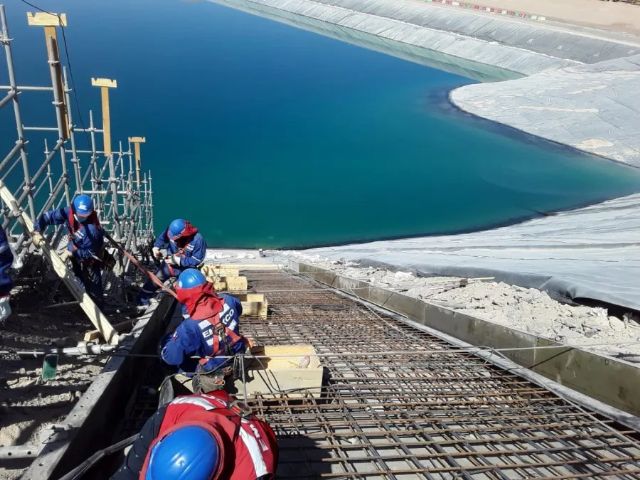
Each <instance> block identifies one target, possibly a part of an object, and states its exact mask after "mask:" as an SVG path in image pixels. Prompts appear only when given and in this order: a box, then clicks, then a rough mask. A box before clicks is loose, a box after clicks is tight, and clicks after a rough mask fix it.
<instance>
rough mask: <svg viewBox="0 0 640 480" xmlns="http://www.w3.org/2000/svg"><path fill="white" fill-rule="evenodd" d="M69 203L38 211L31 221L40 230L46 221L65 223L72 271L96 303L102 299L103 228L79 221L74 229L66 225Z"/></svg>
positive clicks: (49, 222)
mask: <svg viewBox="0 0 640 480" xmlns="http://www.w3.org/2000/svg"><path fill="white" fill-rule="evenodd" d="M69 209H70V207H60V208H56V209H54V210H49V211H48V212H44V213H43V214H42V215H40V216H39V217H38V219H37V221H36V224H35V225H34V230H35V231H36V232H42V231H43V230H44V229H45V228H46V227H47V226H48V225H62V224H65V225H66V227H67V230H69V243H68V244H67V250H69V252H71V254H72V255H73V257H72V258H71V266H72V268H73V273H74V274H75V275H76V277H78V278H79V279H80V281H81V282H82V284H83V285H84V288H85V289H86V291H87V293H88V294H89V295H90V296H91V298H92V299H93V301H94V302H96V304H97V305H98V307H100V306H102V303H103V288H102V270H101V266H102V261H101V258H102V249H103V247H104V233H103V231H102V228H101V227H99V226H97V225H94V224H93V223H81V222H79V228H78V230H77V231H76V232H74V233H72V232H73V228H72V227H71V225H69Z"/></svg>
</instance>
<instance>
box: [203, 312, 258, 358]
mask: <svg viewBox="0 0 640 480" xmlns="http://www.w3.org/2000/svg"><path fill="white" fill-rule="evenodd" d="M194 321H196V322H202V321H207V322H209V323H210V324H211V326H212V328H213V333H214V335H213V345H212V349H213V352H212V353H211V357H215V356H218V355H225V356H228V357H232V356H233V350H232V348H233V347H234V346H235V345H236V344H237V343H239V342H243V343H244V344H245V345H247V339H246V338H244V337H243V336H242V335H238V334H237V333H236V332H234V331H233V330H232V329H230V328H229V327H227V326H226V325H225V324H224V323H222V320H220V312H218V313H216V314H215V315H214V316H212V317H209V318H203V319H200V320H194ZM227 337H228V338H230V339H231V342H227ZM221 345H222V347H221ZM209 360H210V358H208V357H205V358H201V359H200V360H199V363H200V365H203V366H204V365H206V363H207V362H208V361H209Z"/></svg>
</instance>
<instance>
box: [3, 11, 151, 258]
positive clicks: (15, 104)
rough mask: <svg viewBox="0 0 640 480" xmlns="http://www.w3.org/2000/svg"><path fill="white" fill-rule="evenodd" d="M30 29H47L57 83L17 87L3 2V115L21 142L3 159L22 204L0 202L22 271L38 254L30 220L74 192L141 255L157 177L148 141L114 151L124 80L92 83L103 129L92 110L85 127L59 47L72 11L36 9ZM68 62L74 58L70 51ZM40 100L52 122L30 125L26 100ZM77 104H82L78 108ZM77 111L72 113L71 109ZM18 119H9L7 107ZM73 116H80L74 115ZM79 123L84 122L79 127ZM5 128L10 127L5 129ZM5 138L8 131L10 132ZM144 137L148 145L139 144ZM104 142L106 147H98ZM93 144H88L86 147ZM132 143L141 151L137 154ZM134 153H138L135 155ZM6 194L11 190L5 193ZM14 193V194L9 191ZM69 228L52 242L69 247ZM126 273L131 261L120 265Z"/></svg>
mask: <svg viewBox="0 0 640 480" xmlns="http://www.w3.org/2000/svg"><path fill="white" fill-rule="evenodd" d="M27 21H28V23H29V25H30V26H33V27H41V28H43V30H44V37H45V43H46V57H44V56H43V58H42V61H43V62H44V61H46V62H47V63H48V68H49V71H50V74H51V75H50V77H51V78H50V83H49V84H47V85H44V86H34V85H22V84H19V83H18V80H17V79H16V74H15V68H14V57H13V53H12V45H13V44H14V42H15V40H14V39H13V38H11V36H10V34H9V28H8V25H7V18H6V15H5V10H4V6H3V5H0V28H1V31H0V43H1V44H2V46H3V52H4V57H5V62H6V78H2V77H3V76H4V75H2V73H4V72H2V73H0V75H1V76H0V79H1V80H0V83H1V84H0V94H1V93H4V95H3V96H2V98H1V99H0V114H2V115H3V117H2V118H3V119H4V118H8V117H10V116H11V117H13V120H14V121H15V142H14V143H13V146H12V147H11V148H10V149H9V151H8V152H7V153H6V154H4V156H3V157H2V160H1V161H0V187H6V188H7V189H8V191H10V192H11V194H12V196H13V197H14V198H15V201H13V200H12V201H10V202H8V201H7V198H10V197H9V196H8V195H6V196H3V199H2V200H0V208H2V227H3V228H4V230H5V232H6V233H7V236H8V237H9V239H10V242H11V246H12V249H13V250H14V254H15V257H16V262H15V263H14V267H15V268H17V269H18V270H19V269H20V268H21V267H22V265H23V264H24V260H25V257H26V256H28V255H30V254H32V253H33V252H34V250H35V249H34V248H33V247H32V244H31V237H30V235H29V232H28V231H25V230H26V229H25V225H24V215H26V216H28V217H29V218H30V219H31V221H34V220H35V219H36V218H37V217H38V216H39V215H40V214H42V213H43V212H44V211H47V210H49V209H53V208H59V207H63V206H66V205H68V204H70V202H71V201H72V199H73V197H74V195H76V194H80V193H85V194H88V195H90V196H91V197H92V198H93V201H94V204H95V208H96V211H97V213H98V216H99V218H100V222H101V224H102V226H103V227H104V229H105V231H106V232H108V233H109V234H110V235H111V236H112V237H113V238H114V239H115V240H116V241H117V242H119V243H120V244H121V245H123V246H124V247H125V248H126V249H128V250H130V251H134V252H136V251H140V250H141V248H143V246H145V245H147V243H148V240H149V238H151V237H152V236H153V183H152V178H151V173H150V172H141V168H140V150H139V146H140V143H142V142H143V141H144V139H143V138H142V137H129V138H128V141H127V142H126V144H125V145H124V146H123V142H118V144H117V148H114V149H112V148H111V125H110V112H109V94H108V89H109V88H115V87H116V86H117V82H116V81H115V80H111V79H105V78H97V79H95V78H92V79H91V81H92V85H93V86H96V87H99V88H100V90H101V98H102V126H101V128H98V127H97V126H96V123H95V121H94V115H93V111H91V110H90V111H89V114H88V119H89V124H88V125H84V122H83V118H82V113H81V109H80V106H79V105H78V102H77V98H76V95H75V92H74V90H73V88H72V87H73V86H74V80H73V72H72V71H71V70H70V69H69V68H68V65H67V66H65V65H63V62H62V60H61V58H60V53H59V46H58V38H59V37H58V33H59V32H61V33H62V40H63V42H64V49H65V51H68V50H67V46H66V37H65V36H64V28H66V26H67V18H66V15H65V14H56V13H50V12H36V13H29V14H27ZM67 62H68V53H67ZM35 96H40V98H39V99H37V101H38V102H39V103H38V108H37V112H36V113H37V115H34V116H37V117H42V116H43V114H44V113H47V115H48V117H49V118H50V123H48V124H45V125H31V124H29V123H28V121H26V122H25V119H26V118H28V117H29V116H30V114H31V115H33V114H34V112H29V111H27V109H24V108H21V103H22V104H23V105H24V100H25V97H35ZM74 102H75V103H74ZM72 106H73V108H72ZM9 109H12V110H13V112H12V113H13V114H12V115H8V114H7V113H3V112H6V111H7V110H9ZM74 112H76V113H77V114H78V118H74V115H73V114H74ZM78 123H79V124H78ZM5 127H6V125H3V127H2V128H3V130H5ZM3 134H4V135H5V138H7V137H6V135H7V134H6V133H4V132H3ZM141 139H142V142H141V141H140V140H141ZM100 140H101V141H102V145H103V148H102V150H100V149H99V142H100ZM39 142H43V145H44V149H43V151H42V154H41V155H42V157H40V158H38V154H37V153H35V152H36V150H35V149H36V148H37V147H36V145H37V144H38V143H39ZM83 145H86V147H83ZM132 146H133V147H134V148H133V149H132ZM134 151H135V155H134ZM5 191H6V190H5ZM7 193H8V192H7ZM65 233H66V232H65V227H64V225H59V226H57V227H56V228H52V229H51V230H50V233H49V234H48V235H47V237H48V240H49V242H50V243H49V244H50V245H53V246H58V247H59V246H60V245H61V244H62V242H64V235H65ZM120 266H121V268H122V269H124V270H126V269H127V268H128V262H127V261H126V259H125V260H122V261H121V262H120Z"/></svg>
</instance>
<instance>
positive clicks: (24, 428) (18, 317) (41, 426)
mask: <svg viewBox="0 0 640 480" xmlns="http://www.w3.org/2000/svg"><path fill="white" fill-rule="evenodd" d="M38 280H40V279H38ZM34 287H35V284H34V285H26V286H24V287H22V288H21V287H18V288H17V292H15V295H14V299H13V302H12V303H13V305H12V308H13V311H14V314H13V315H12V317H10V318H9V320H8V321H7V323H6V324H5V326H4V327H3V328H1V329H0V350H38V349H42V348H47V347H56V346H65V347H66V346H74V345H76V344H77V342H78V340H79V339H81V337H82V334H83V333H84V332H85V331H86V330H90V329H91V328H92V327H91V324H90V323H89V321H88V320H87V319H86V317H85V316H84V314H83V313H82V311H81V310H80V308H79V307H78V306H76V305H71V306H68V307H55V308H50V306H51V305H52V304H53V303H58V302H64V301H69V300H71V299H70V298H69V297H68V296H66V294H65V293H62V294H56V293H55V292H56V289H54V288H53V284H51V283H47V284H46V285H43V284H39V286H38V287H37V288H34ZM62 290H64V288H63V289H62ZM104 361H105V358H104V357H101V358H95V357H94V358H86V357H60V358H59V365H58V370H57V374H56V377H55V379H53V380H50V381H47V382H43V381H42V379H41V373H42V358H40V359H36V358H24V357H22V358H21V357H18V356H17V355H15V354H0V446H12V445H25V444H31V445H34V444H35V445H38V444H40V442H41V440H44V438H46V437H47V436H48V432H49V430H48V429H50V428H51V427H52V426H54V425H55V424H58V423H61V422H62V421H63V420H64V418H65V417H66V415H67V414H68V413H69V412H70V411H71V409H72V408H73V406H74V404H75V403H76V401H77V400H78V399H79V398H80V396H81V395H82V394H83V393H84V391H85V390H86V389H87V388H88V387H89V385H90V384H91V382H92V381H93V379H94V377H95V375H97V374H98V373H99V372H100V370H101V369H102V365H103V364H104ZM43 437H44V438H43ZM30 463H31V460H30V459H26V460H11V461H6V460H0V480H9V479H15V478H18V477H19V476H20V475H21V474H22V472H23V470H24V469H25V468H26V467H27V466H28V465H29V464H30Z"/></svg>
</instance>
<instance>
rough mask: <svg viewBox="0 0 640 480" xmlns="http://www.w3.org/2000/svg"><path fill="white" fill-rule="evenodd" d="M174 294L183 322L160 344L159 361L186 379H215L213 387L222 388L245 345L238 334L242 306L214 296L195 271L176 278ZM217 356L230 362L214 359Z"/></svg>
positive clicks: (227, 298) (207, 284) (192, 269)
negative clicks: (202, 376) (236, 357)
mask: <svg viewBox="0 0 640 480" xmlns="http://www.w3.org/2000/svg"><path fill="white" fill-rule="evenodd" d="M176 294H177V296H178V301H179V302H180V303H181V304H182V307H183V316H184V317H185V319H184V320H183V321H182V323H180V325H178V328H176V330H175V331H174V332H173V334H172V335H170V336H169V337H168V338H167V339H165V340H164V342H163V344H162V350H161V353H160V355H161V357H162V360H164V361H165V362H166V363H168V364H169V365H175V366H178V367H179V368H180V371H181V372H182V373H185V374H187V375H188V376H189V375H191V374H193V373H198V374H206V375H211V376H213V377H216V379H215V380H214V382H215V383H216V385H218V386H220V385H224V378H225V377H228V376H229V374H230V373H231V366H232V365H233V356H234V355H236V354H238V353H243V352H244V351H245V350H246V346H247V343H248V342H247V340H246V339H245V338H244V337H243V336H242V335H240V332H239V330H240V315H242V304H241V303H240V301H239V300H238V299H237V298H236V297H234V296H232V295H228V294H220V295H218V294H216V293H215V291H214V289H213V285H212V284H211V283H209V282H207V279H206V277H205V276H204V275H203V274H202V272H200V270H197V269H195V268H189V269H187V270H185V271H184V272H182V273H181V274H180V276H179V277H178V282H177V284H176ZM220 356H222V357H230V358H216V357H220ZM191 357H200V359H197V358H191Z"/></svg>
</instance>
